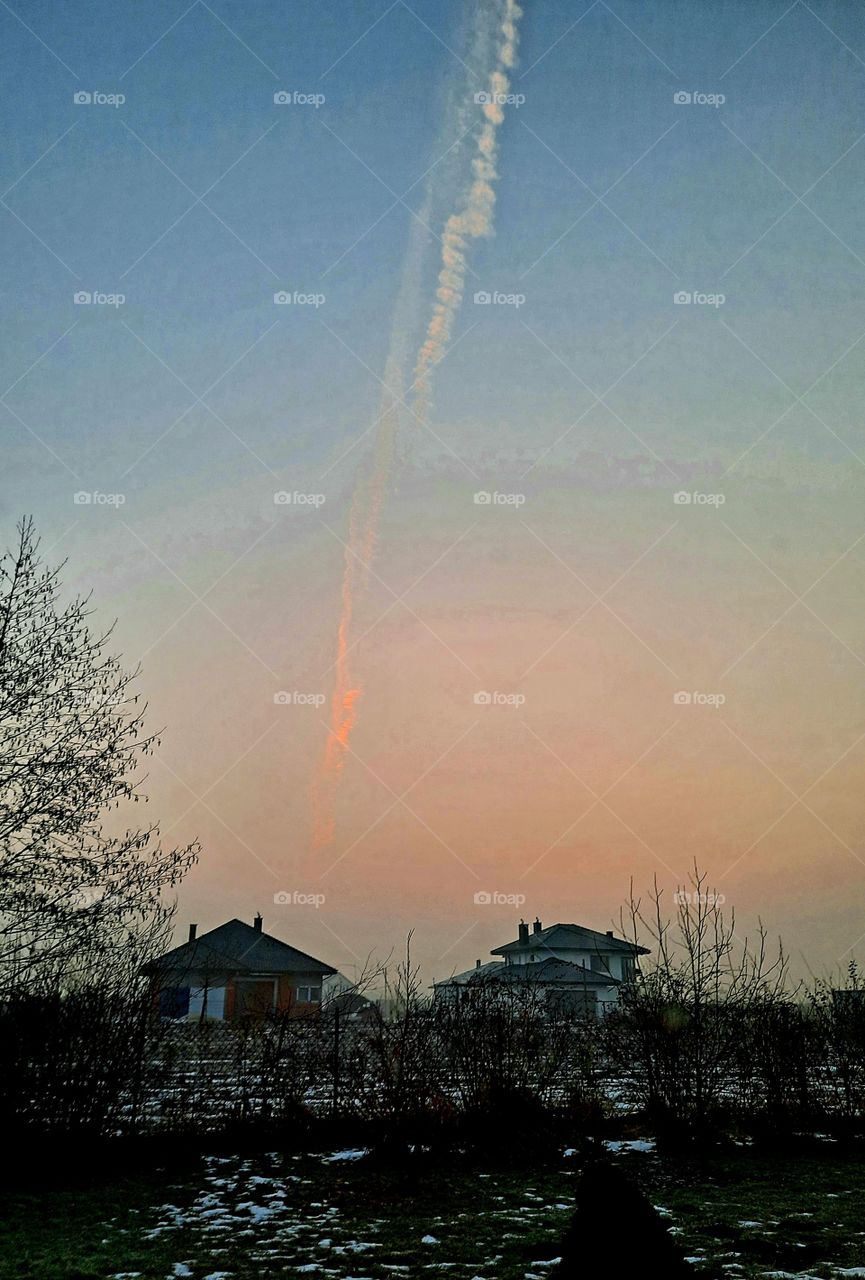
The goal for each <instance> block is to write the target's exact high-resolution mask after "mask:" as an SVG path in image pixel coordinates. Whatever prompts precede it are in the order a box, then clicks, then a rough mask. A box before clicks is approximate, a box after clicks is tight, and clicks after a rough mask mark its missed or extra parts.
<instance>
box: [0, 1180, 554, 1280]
mask: <svg viewBox="0 0 865 1280" xmlns="http://www.w3.org/2000/svg"><path fill="white" fill-rule="evenodd" d="M573 1181H574V1178H573V1174H572V1173H569V1172H568V1171H567V1170H565V1169H556V1170H546V1171H544V1170H532V1171H530V1172H529V1173H528V1174H527V1175H524V1174H522V1173H519V1172H518V1171H516V1170H510V1171H507V1172H506V1173H505V1174H501V1173H493V1172H492V1171H491V1170H484V1169H469V1168H464V1169H462V1170H453V1169H449V1168H447V1167H443V1166H430V1164H429V1163H428V1162H427V1161H424V1160H422V1159H418V1160H416V1161H409V1162H408V1163H407V1164H406V1165H405V1166H403V1167H400V1168H399V1169H395V1168H393V1167H391V1168H384V1167H376V1166H374V1165H371V1164H369V1163H368V1162H357V1163H355V1162H348V1161H346V1162H338V1163H327V1162H324V1161H323V1160H322V1159H321V1158H314V1157H309V1156H295V1157H286V1158H282V1157H279V1156H276V1155H274V1156H270V1157H268V1156H260V1157H256V1158H251V1159H241V1158H239V1157H229V1158H225V1159H224V1160H221V1159H210V1160H208V1161H207V1162H206V1163H204V1165H203V1166H202V1167H200V1168H199V1171H198V1172H197V1173H196V1174H193V1175H190V1174H189V1173H184V1174H183V1175H182V1176H180V1177H170V1176H166V1175H165V1174H162V1175H159V1174H155V1175H151V1176H147V1177H144V1176H141V1177H138V1178H136V1179H131V1180H128V1181H124V1182H122V1183H119V1184H112V1185H110V1186H105V1187H99V1188H97V1187H94V1188H91V1189H88V1190H86V1191H80V1190H62V1189H59V1190H54V1191H49V1192H46V1193H43V1194H40V1195H34V1194H30V1195H26V1194H20V1193H19V1194H17V1195H15V1196H13V1197H12V1198H11V1203H10V1200H9V1199H7V1210H11V1211H10V1212H9V1213H8V1217H7V1220H6V1222H5V1224H4V1226H3V1229H2V1233H0V1276H2V1277H3V1278H4V1280H6V1277H9V1280H11V1278H12V1277H15V1280H105V1277H107V1276H114V1275H117V1274H129V1273H134V1272H137V1273H139V1274H140V1276H141V1277H142V1280H163V1278H164V1277H166V1276H173V1275H174V1274H175V1268H176V1265H177V1264H178V1263H180V1264H184V1266H183V1268H182V1269H181V1271H180V1273H179V1274H188V1275H191V1276H194V1277H195V1280H202V1278H203V1277H205V1276H209V1275H213V1274H214V1273H219V1272H223V1273H228V1274H230V1276H231V1277H232V1280H252V1278H253V1277H255V1280H259V1278H260V1277H262V1276H268V1275H282V1274H285V1275H292V1276H293V1275H295V1274H298V1268H299V1267H302V1266H306V1267H308V1268H311V1270H310V1271H309V1274H310V1275H314V1276H316V1277H317V1276H332V1277H335V1278H336V1277H348V1276H354V1277H369V1278H370V1280H379V1277H390V1278H391V1280H394V1277H399V1276H410V1275H419V1274H426V1275H435V1274H436V1273H437V1272H438V1271H439V1269H440V1268H441V1269H442V1272H443V1273H447V1274H449V1275H453V1276H454V1277H472V1276H485V1277H490V1280H493V1278H494V1277H495V1280H498V1278H499V1277H501V1280H510V1278H511V1277H519V1280H522V1278H523V1277H524V1276H525V1275H526V1273H527V1272H531V1271H532V1266H531V1264H532V1263H534V1262H536V1261H540V1262H542V1261H544V1260H549V1259H551V1258H552V1257H554V1256H555V1247H556V1245H557V1243H558V1240H559V1239H560V1237H561V1235H562V1233H563V1231H564V1229H565V1226H566V1225H567V1221H568V1219H569V1217H570V1211H571V1209H572V1206H573V1193H572V1184H573ZM283 1191H284V1192H285V1194H284V1196H283V1195H281V1194H280V1193H281V1192H283ZM283 1206H284V1207H283ZM429 1236H433V1237H434V1238H435V1240H436V1241H437V1243H435V1244H433V1243H424V1237H429ZM443 1264H448V1265H443ZM548 1271H549V1267H546V1268H542V1269H541V1271H540V1273H539V1274H545V1273H547V1272H548ZM301 1274H304V1273H301Z"/></svg>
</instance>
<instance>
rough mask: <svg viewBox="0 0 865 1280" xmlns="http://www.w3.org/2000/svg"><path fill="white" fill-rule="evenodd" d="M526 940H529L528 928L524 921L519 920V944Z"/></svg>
mask: <svg viewBox="0 0 865 1280" xmlns="http://www.w3.org/2000/svg"><path fill="white" fill-rule="evenodd" d="M528 940H529V926H528V925H527V924H526V922H525V920H521V921H520V942H528Z"/></svg>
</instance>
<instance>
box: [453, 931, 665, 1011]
mask: <svg viewBox="0 0 865 1280" xmlns="http://www.w3.org/2000/svg"><path fill="white" fill-rule="evenodd" d="M648 954H649V953H648V950H647V948H646V947H641V946H638V945H637V944H636V943H634V942H628V941H626V939H624V938H617V937H616V935H615V934H614V932H613V930H612V929H608V930H607V931H606V932H604V933H600V932H598V931H597V930H596V929H588V928H586V926H585V925H579V924H553V925H549V926H548V927H547V928H546V929H545V928H544V927H543V925H542V924H541V922H540V920H537V919H536V920H535V922H534V924H533V925H532V927H531V930H530V929H529V926H528V925H527V924H526V922H525V921H524V920H521V921H520V925H519V929H518V933H517V937H516V938H515V939H514V941H513V942H506V943H504V945H503V946H501V947H494V948H493V950H492V951H491V952H490V955H493V956H500V957H501V959H499V960H493V961H487V963H486V964H482V963H481V961H480V960H478V961H477V963H476V965H475V967H474V969H468V970H467V971H466V972H465V973H457V974H454V975H453V976H452V977H450V978H448V979H446V980H445V981H444V982H437V983H435V984H434V991H435V995H436V998H437V999H450V1000H454V999H460V997H461V995H462V993H464V992H466V993H468V992H471V991H472V990H477V989H478V988H481V987H483V988H486V989H490V988H492V989H493V990H500V991H501V992H502V993H505V992H508V991H511V992H514V993H519V992H520V991H525V990H528V989H529V988H532V989H535V990H538V991H539V992H541V993H542V994H544V995H545V996H546V998H547V999H548V1001H549V1003H550V1005H551V1007H552V1006H554V1007H555V1008H557V1009H560V1010H563V1011H567V1012H571V1013H580V1014H588V1015H591V1014H595V1013H607V1012H609V1011H610V1010H611V1009H614V1008H615V1007H616V1005H617V1004H618V1003H619V999H620V994H621V990H622V987H623V986H624V985H625V984H627V983H629V982H633V981H634V979H635V977H636V974H637V966H638V963H639V957H640V956H641V955H648Z"/></svg>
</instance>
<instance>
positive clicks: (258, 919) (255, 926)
mask: <svg viewBox="0 0 865 1280" xmlns="http://www.w3.org/2000/svg"><path fill="white" fill-rule="evenodd" d="M261 923H262V921H261V912H260V911H256V913H255V919H254V920H253V922H252V927H253V929H254V930H255V932H256V933H261Z"/></svg>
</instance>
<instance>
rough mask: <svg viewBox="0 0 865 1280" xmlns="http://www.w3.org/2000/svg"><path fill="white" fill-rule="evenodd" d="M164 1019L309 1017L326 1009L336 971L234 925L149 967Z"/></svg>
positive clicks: (193, 929)
mask: <svg viewBox="0 0 865 1280" xmlns="http://www.w3.org/2000/svg"><path fill="white" fill-rule="evenodd" d="M148 973H149V975H150V977H151V979H152V981H153V989H154V999H155V1000H156V1002H157V1004H158V1009H159V1013H160V1015H161V1016H162V1017H163V1018H169V1019H172V1020H175V1021H198V1020H204V1019H208V1018H213V1019H217V1020H220V1021H222V1020H226V1021H235V1020H237V1019H243V1018H261V1017H265V1016H266V1015H267V1014H269V1013H292V1014H295V1013H296V1014H309V1013H313V1012H316V1011H317V1010H318V1009H319V1008H320V1007H321V999H322V984H323V983H324V981H325V979H326V978H328V977H329V976H330V975H332V974H335V973H336V969H334V968H333V967H332V966H331V965H329V964H325V963H324V961H322V960H316V959H315V957H314V956H310V955H307V954H306V952H305V951H299V950H298V949H297V947H292V946H290V945H289V944H288V943H287V942H282V941H281V940H280V939H279V938H274V937H273V936H272V935H271V934H268V933H265V932H264V930H263V928H262V919H261V916H260V915H258V916H256V917H255V919H254V921H253V923H252V924H251V925H249V924H245V923H244V921H242V920H229V921H227V922H226V923H225V924H221V925H219V926H218V927H217V928H216V929H211V930H209V931H208V932H207V933H203V934H202V935H201V936H200V937H199V936H198V932H197V926H196V925H194V924H191V925H190V926H189V937H188V939H187V941H186V942H184V943H183V944H182V945H181V946H179V947H174V949H173V950H171V951H168V952H166V954H165V955H163V956H160V957H159V959H158V960H155V961H153V962H152V963H151V964H150V965H149V966H148Z"/></svg>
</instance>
